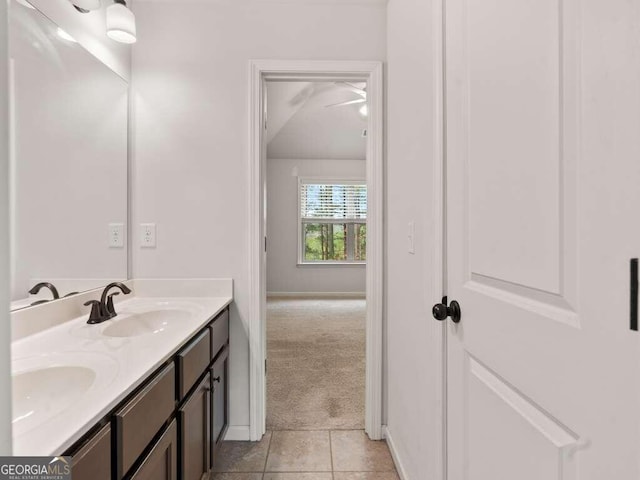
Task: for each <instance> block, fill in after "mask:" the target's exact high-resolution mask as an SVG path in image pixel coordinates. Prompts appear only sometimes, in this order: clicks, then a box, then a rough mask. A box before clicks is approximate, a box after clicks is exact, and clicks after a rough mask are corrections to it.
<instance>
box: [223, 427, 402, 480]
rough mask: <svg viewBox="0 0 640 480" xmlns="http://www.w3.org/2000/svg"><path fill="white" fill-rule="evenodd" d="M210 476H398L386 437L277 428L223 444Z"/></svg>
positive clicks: (259, 479)
mask: <svg viewBox="0 0 640 480" xmlns="http://www.w3.org/2000/svg"><path fill="white" fill-rule="evenodd" d="M219 458H220V462H219V463H218V465H217V466H216V472H215V473H214V474H213V477H212V480H399V477H398V475H397V473H396V470H395V467H394V465H393V460H392V459H391V454H390V453H389V449H388V448H387V444H386V443H385V442H384V441H380V442H375V441H371V440H369V439H368V437H367V436H366V434H365V433H364V432H363V431H362V430H311V431H292V430H279V431H275V432H267V434H266V435H265V436H264V437H263V439H262V440H261V441H260V442H224V443H223V444H222V448H221V451H220V455H219Z"/></svg>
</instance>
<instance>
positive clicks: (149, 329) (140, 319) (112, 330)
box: [102, 309, 192, 337]
mask: <svg viewBox="0 0 640 480" xmlns="http://www.w3.org/2000/svg"><path fill="white" fill-rule="evenodd" d="M191 315H192V314H191V313H190V312H188V311H185V310H177V309H171V310H170V309H163V310H151V311H147V312H142V313H136V314H131V315H127V316H123V317H122V318H119V319H117V321H115V322H114V323H112V324H111V325H109V326H108V327H107V328H105V329H104V330H103V331H102V335H105V336H107V337H138V336H140V335H153V334H157V333H162V332H165V331H167V330H168V329H169V328H171V326H172V325H175V324H179V323H182V322H184V321H186V320H189V318H191Z"/></svg>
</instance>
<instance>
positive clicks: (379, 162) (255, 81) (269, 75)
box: [248, 60, 384, 441]
mask: <svg viewBox="0 0 640 480" xmlns="http://www.w3.org/2000/svg"><path fill="white" fill-rule="evenodd" d="M249 77H250V78H249V176H250V179H249V185H250V187H249V189H250V191H249V221H250V225H249V252H250V253H249V283H250V302H249V322H248V324H249V434H250V439H251V440H254V441H256V440H260V439H261V438H262V436H263V435H264V433H265V432H266V372H265V359H266V285H265V284H266V277H265V266H264V264H265V248H264V245H265V243H264V242H265V238H264V231H265V230H264V226H265V223H266V218H265V202H264V194H263V192H264V190H263V189H264V184H265V181H266V180H265V178H266V168H265V167H266V165H265V161H266V159H265V158H263V154H262V152H263V143H262V142H263V131H264V129H263V128H262V127H263V125H264V115H263V112H264V107H265V99H266V92H265V82H266V81H267V80H280V81H285V80H292V81H295V80H297V81H336V80H350V81H358V80H359V81H366V82H367V100H368V106H369V115H368V125H367V158H366V170H367V196H368V198H367V203H368V212H367V267H366V268H367V272H366V291H367V293H366V299H367V310H366V317H367V319H366V380H365V432H366V433H367V434H368V435H369V437H370V438H371V439H374V440H379V439H381V438H382V437H383V429H382V391H383V385H382V356H383V323H382V322H383V320H382V319H383V315H382V308H383V301H382V299H383V293H384V291H383V208H384V203H383V194H384V190H383V188H384V183H383V172H384V151H383V135H384V124H383V108H384V103H383V68H382V62H372V61H323V60H316V61H313V60H312V61H305V60H303V61H299V60H251V61H250V62H249Z"/></svg>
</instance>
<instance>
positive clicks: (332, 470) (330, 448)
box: [329, 430, 334, 479]
mask: <svg viewBox="0 0 640 480" xmlns="http://www.w3.org/2000/svg"><path fill="white" fill-rule="evenodd" d="M329 456H330V457H331V478H332V479H333V472H334V469H333V446H332V444H331V430H329Z"/></svg>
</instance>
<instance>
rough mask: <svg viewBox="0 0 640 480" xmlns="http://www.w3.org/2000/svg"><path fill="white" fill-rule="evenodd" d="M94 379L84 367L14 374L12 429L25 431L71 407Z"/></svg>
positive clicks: (63, 367) (55, 367)
mask: <svg viewBox="0 0 640 480" xmlns="http://www.w3.org/2000/svg"><path fill="white" fill-rule="evenodd" d="M95 380H96V373H95V372H94V371H93V370H92V369H90V368H87V367H80V366H53V367H46V368H40V369H36V370H30V371H26V372H22V373H18V374H16V375H14V376H13V380H12V383H13V417H12V422H13V428H14V431H15V430H18V431H24V430H29V429H30V428H32V427H34V426H37V425H39V424H40V423H42V421H43V420H45V419H48V418H50V417H53V416H55V415H56V414H58V413H60V412H62V411H63V410H65V409H67V408H69V407H70V406H73V405H74V403H76V402H77V401H78V400H79V399H80V398H81V397H82V395H83V394H84V393H85V392H87V390H89V389H90V388H91V386H92V385H93V384H94V382H95Z"/></svg>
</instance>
